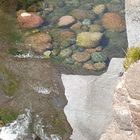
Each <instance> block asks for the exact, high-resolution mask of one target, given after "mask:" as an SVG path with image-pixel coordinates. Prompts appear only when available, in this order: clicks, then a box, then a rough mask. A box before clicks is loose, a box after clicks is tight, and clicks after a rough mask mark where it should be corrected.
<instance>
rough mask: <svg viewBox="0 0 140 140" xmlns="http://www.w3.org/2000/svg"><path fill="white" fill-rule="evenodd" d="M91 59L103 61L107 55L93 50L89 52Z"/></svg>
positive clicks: (95, 61)
mask: <svg viewBox="0 0 140 140" xmlns="http://www.w3.org/2000/svg"><path fill="white" fill-rule="evenodd" d="M91 60H92V61H93V62H94V63H98V62H105V61H106V60H107V57H106V56H105V55H104V54H103V53H101V52H94V53H92V54H91Z"/></svg>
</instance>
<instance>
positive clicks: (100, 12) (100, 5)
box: [93, 4, 106, 15]
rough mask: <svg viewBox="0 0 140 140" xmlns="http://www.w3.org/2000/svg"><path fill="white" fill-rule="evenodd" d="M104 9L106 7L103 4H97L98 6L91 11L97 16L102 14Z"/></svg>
mask: <svg viewBox="0 0 140 140" xmlns="http://www.w3.org/2000/svg"><path fill="white" fill-rule="evenodd" d="M105 9H106V6H105V5H104V4H99V5H96V6H95V7H93V11H94V13H95V14H97V15H99V14H103V13H104V11H105Z"/></svg>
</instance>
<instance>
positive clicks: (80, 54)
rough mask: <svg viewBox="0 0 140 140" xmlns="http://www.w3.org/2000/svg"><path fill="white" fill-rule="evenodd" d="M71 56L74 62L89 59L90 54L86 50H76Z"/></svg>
mask: <svg viewBox="0 0 140 140" xmlns="http://www.w3.org/2000/svg"><path fill="white" fill-rule="evenodd" d="M72 58H73V59H74V60H75V61H76V62H86V61H88V60H89V59H90V54H88V53H87V52H76V53H74V54H73V55H72Z"/></svg>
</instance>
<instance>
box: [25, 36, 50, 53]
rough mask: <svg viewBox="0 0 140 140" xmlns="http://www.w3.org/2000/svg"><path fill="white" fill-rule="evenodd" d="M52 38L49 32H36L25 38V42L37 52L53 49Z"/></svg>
mask: <svg viewBox="0 0 140 140" xmlns="http://www.w3.org/2000/svg"><path fill="white" fill-rule="evenodd" d="M51 41H52V38H51V37H50V35H49V34H47V33H36V34H33V35H31V36H29V37H27V38H26V39H25V44H27V46H28V47H31V48H32V49H33V50H34V51H35V52H37V53H43V52H44V51H45V50H50V49H52V44H51Z"/></svg>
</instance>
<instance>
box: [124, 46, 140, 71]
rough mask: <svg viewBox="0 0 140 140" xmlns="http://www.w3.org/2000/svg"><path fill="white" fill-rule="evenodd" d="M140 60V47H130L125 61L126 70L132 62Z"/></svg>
mask: <svg viewBox="0 0 140 140" xmlns="http://www.w3.org/2000/svg"><path fill="white" fill-rule="evenodd" d="M138 60H140V48H139V47H134V48H129V49H128V50H127V53H126V57H125V60H124V63H123V66H124V68H125V70H127V69H128V68H129V67H130V65H131V64H133V63H134V62H136V61H138Z"/></svg>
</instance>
